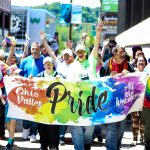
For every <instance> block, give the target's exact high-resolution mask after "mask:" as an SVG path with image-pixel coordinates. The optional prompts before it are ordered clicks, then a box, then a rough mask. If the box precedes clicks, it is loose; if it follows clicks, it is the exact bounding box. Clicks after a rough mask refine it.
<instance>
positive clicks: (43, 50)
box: [41, 47, 47, 55]
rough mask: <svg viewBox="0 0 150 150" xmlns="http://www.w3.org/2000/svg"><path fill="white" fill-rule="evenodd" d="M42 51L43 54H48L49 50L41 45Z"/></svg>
mask: <svg viewBox="0 0 150 150" xmlns="http://www.w3.org/2000/svg"><path fill="white" fill-rule="evenodd" d="M41 52H42V54H43V55H46V54H47V50H46V49H45V48H44V47H41Z"/></svg>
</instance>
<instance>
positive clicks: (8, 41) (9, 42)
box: [5, 35, 12, 45]
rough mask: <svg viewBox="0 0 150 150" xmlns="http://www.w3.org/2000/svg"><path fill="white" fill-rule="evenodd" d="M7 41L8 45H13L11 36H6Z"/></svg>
mask: <svg viewBox="0 0 150 150" xmlns="http://www.w3.org/2000/svg"><path fill="white" fill-rule="evenodd" d="M5 41H6V42H7V43H8V44H10V45H11V44H12V43H11V38H10V36H8V35H6V37H5Z"/></svg>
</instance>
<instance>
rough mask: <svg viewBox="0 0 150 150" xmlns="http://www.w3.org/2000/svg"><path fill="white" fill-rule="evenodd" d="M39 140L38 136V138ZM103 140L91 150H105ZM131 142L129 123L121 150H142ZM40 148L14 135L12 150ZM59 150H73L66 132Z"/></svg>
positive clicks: (141, 146)
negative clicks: (64, 140)
mask: <svg viewBox="0 0 150 150" xmlns="http://www.w3.org/2000/svg"><path fill="white" fill-rule="evenodd" d="M105 133H106V126H104V127H103V137H104V138H105ZM6 137H8V132H7V131H6ZM38 139H39V136H38ZM104 142H105V139H104V140H103V143H101V144H100V143H98V142H97V139H95V141H94V143H93V145H92V148H91V150H99V149H101V150H105V149H106V148H105V146H104ZM131 142H132V133H131V130H130V123H127V126H126V131H125V134H124V137H123V141H122V150H127V149H128V150H144V146H143V145H141V144H140V143H138V144H137V146H136V147H131V146H130V143H131ZM6 144H7V141H6V140H5V141H2V140H0V150H4V146H5V145H6ZM39 147H40V144H39V143H38V142H37V143H30V142H29V141H23V140H22V138H21V132H17V133H15V146H14V147H13V150H38V149H39ZM59 149H60V150H74V147H73V145H72V142H71V135H70V133H69V131H68V133H67V134H66V144H65V145H64V146H59Z"/></svg>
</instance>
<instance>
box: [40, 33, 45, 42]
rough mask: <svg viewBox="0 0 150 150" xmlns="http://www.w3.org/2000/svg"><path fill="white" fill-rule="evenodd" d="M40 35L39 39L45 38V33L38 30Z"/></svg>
mask: <svg viewBox="0 0 150 150" xmlns="http://www.w3.org/2000/svg"><path fill="white" fill-rule="evenodd" d="M40 37H41V40H43V39H46V37H45V33H44V32H43V31H41V32H40Z"/></svg>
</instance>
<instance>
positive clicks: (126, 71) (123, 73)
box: [121, 69, 129, 76]
mask: <svg viewBox="0 0 150 150" xmlns="http://www.w3.org/2000/svg"><path fill="white" fill-rule="evenodd" d="M128 73H129V71H128V70H126V69H124V70H123V71H122V73H121V74H122V75H124V76H125V75H127V74H128Z"/></svg>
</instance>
